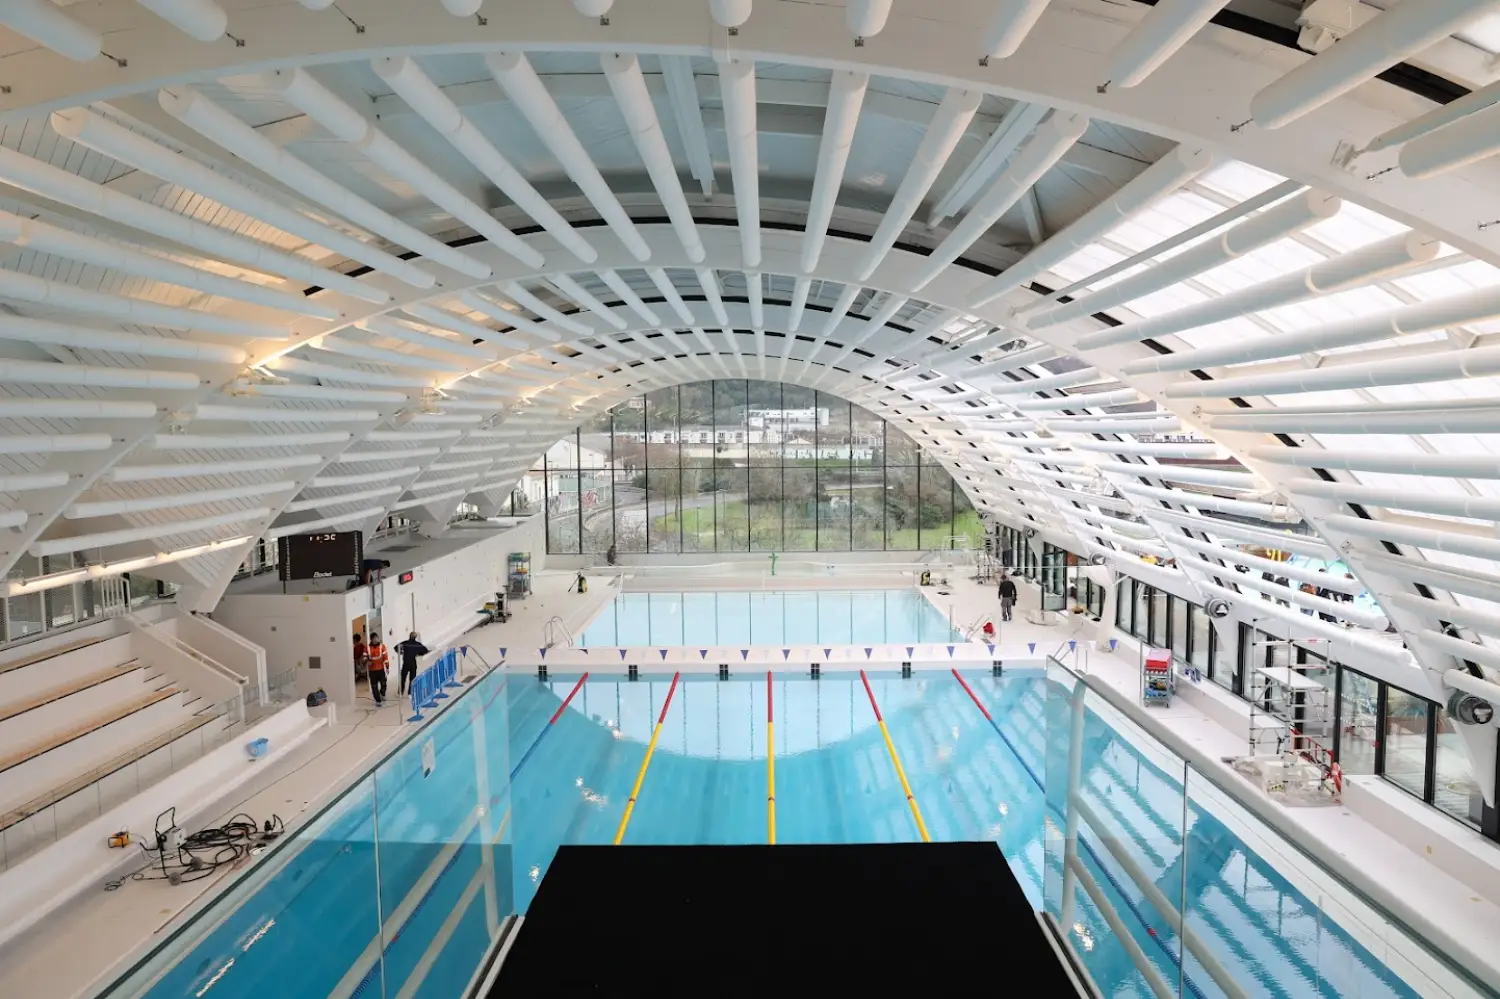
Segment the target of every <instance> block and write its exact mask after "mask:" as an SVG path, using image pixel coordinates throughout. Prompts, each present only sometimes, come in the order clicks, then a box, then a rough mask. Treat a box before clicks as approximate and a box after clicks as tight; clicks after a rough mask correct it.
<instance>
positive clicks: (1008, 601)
mask: <svg viewBox="0 0 1500 999" xmlns="http://www.w3.org/2000/svg"><path fill="white" fill-rule="evenodd" d="M1016 596H1017V593H1016V584H1015V582H1014V581H1013V580H1012V579H1011V578H1010V577H1009V576H1007V575H1006V574H1005V573H1003V572H1002V573H1001V574H1000V620H1002V621H1009V620H1010V615H1011V612H1012V611H1014V610H1015V608H1016Z"/></svg>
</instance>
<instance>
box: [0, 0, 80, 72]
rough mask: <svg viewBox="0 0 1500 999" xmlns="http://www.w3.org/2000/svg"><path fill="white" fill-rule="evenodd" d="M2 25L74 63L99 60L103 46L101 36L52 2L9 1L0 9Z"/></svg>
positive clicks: (47, 0) (0, 22)
mask: <svg viewBox="0 0 1500 999" xmlns="http://www.w3.org/2000/svg"><path fill="white" fill-rule="evenodd" d="M0 24H3V25H5V26H6V27H7V28H9V29H10V30H12V31H14V32H15V33H16V34H18V35H23V36H25V37H26V38H29V39H31V40H32V41H34V42H36V43H37V44H38V45H44V46H46V47H47V48H49V49H51V50H52V51H53V52H56V53H58V54H59V55H62V56H66V57H67V58H69V59H72V60H73V61H74V62H88V61H89V60H90V59H97V58H98V57H99V50H100V47H101V46H102V45H103V44H104V39H103V36H102V35H100V34H99V32H97V31H95V30H94V29H93V28H91V27H89V26H88V25H86V24H84V23H83V22H81V21H79V20H76V19H75V18H71V17H69V16H68V15H67V14H65V13H64V12H63V10H62V8H60V7H58V6H57V5H56V4H55V3H52V2H51V0H8V2H7V3H6V4H5V5H4V6H3V7H0Z"/></svg>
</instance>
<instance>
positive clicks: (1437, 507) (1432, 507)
mask: <svg viewBox="0 0 1500 999" xmlns="http://www.w3.org/2000/svg"><path fill="white" fill-rule="evenodd" d="M1287 492H1289V493H1291V494H1292V495H1293V496H1316V497H1318V498H1320V499H1332V500H1338V501H1339V502H1341V503H1358V504H1360V505H1362V506H1378V507H1385V508H1386V509H1388V510H1415V511H1416V512H1418V513H1430V514H1435V515H1437V516H1440V517H1466V518H1469V519H1472V520H1500V499H1492V498H1487V497H1479V496H1443V495H1434V494H1432V493H1427V492H1422V491H1420V490H1415V489H1387V488H1382V487H1379V486H1361V485H1357V484H1355V483H1352V482H1325V481H1323V480H1321V479H1298V480H1297V481H1295V482H1293V483H1291V484H1290V485H1288V486H1287Z"/></svg>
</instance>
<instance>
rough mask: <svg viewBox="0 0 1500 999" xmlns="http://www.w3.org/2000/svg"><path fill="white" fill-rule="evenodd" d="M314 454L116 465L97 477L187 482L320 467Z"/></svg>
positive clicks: (110, 479) (117, 480)
mask: <svg viewBox="0 0 1500 999" xmlns="http://www.w3.org/2000/svg"><path fill="white" fill-rule="evenodd" d="M322 461H323V459H321V458H319V457H318V456H317V455H315V454H302V455H281V456H278V457H275V458H247V459H243V460H235V461H199V462H182V463H176V464H156V465H117V466H116V467H114V468H112V469H110V470H109V471H108V472H106V473H105V474H104V475H102V476H100V480H101V481H103V482H154V481H157V480H161V479H190V478H197V477H199V476H212V475H241V474H245V473H249V472H279V471H281V470H283V469H291V468H306V467H308V466H311V465H317V464H320V463H321V462H322Z"/></svg>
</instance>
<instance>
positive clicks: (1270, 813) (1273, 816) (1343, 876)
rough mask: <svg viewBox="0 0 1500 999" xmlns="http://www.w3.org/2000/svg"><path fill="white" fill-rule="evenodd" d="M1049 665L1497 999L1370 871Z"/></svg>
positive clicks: (1452, 942) (1115, 699)
mask: <svg viewBox="0 0 1500 999" xmlns="http://www.w3.org/2000/svg"><path fill="white" fill-rule="evenodd" d="M1047 662H1048V664H1049V665H1051V666H1056V667H1057V668H1058V669H1060V670H1062V671H1063V672H1065V673H1067V674H1068V675H1070V676H1072V677H1074V678H1075V679H1076V680H1077V681H1078V682H1079V683H1082V684H1083V685H1084V686H1086V687H1087V688H1088V689H1089V690H1090V691H1091V692H1092V693H1094V694H1097V695H1098V696H1099V697H1100V698H1102V699H1103V700H1104V702H1105V703H1107V704H1108V705H1109V706H1110V707H1111V708H1113V709H1115V710H1116V711H1118V712H1119V713H1120V714H1121V715H1123V716H1124V717H1125V718H1126V719H1127V720H1128V721H1130V722H1131V723H1132V724H1134V725H1136V726H1137V727H1138V728H1140V729H1141V730H1142V731H1143V732H1145V733H1146V734H1148V735H1149V736H1150V737H1151V738H1153V739H1155V740H1156V741H1157V742H1158V743H1160V744H1161V745H1162V746H1163V747H1164V748H1165V749H1166V750H1167V751H1168V752H1170V753H1172V754H1173V755H1175V756H1176V757H1177V758H1178V759H1180V760H1182V761H1183V762H1184V763H1186V764H1187V765H1188V766H1189V767H1191V768H1192V770H1193V772H1194V773H1195V774H1197V775H1198V776H1199V777H1202V778H1203V779H1204V780H1206V781H1207V782H1208V783H1209V784H1211V785H1213V787H1214V788H1215V789H1216V790H1217V791H1219V792H1220V793H1221V794H1223V795H1224V796H1225V797H1227V798H1228V799H1229V800H1230V801H1232V802H1234V804H1236V805H1238V806H1239V807H1240V808H1243V809H1244V810H1245V811H1246V812H1248V813H1250V815H1252V816H1253V817H1254V818H1256V819H1257V820H1259V821H1260V822H1261V823H1263V824H1264V825H1265V826H1266V827H1267V828H1268V829H1269V830H1271V831H1272V832H1273V833H1275V834H1276V835H1277V837H1278V840H1279V842H1281V843H1285V844H1286V845H1287V846H1289V847H1291V849H1292V850H1294V851H1295V852H1296V853H1298V854H1300V855H1301V856H1302V857H1304V858H1305V859H1307V860H1308V861H1311V862H1312V864H1313V865H1314V866H1316V867H1317V868H1319V869H1320V870H1321V871H1323V872H1324V873H1326V874H1327V875H1328V877H1329V878H1331V879H1332V880H1333V881H1334V882H1336V883H1337V884H1338V885H1339V886H1340V887H1342V888H1343V889H1345V890H1346V891H1348V892H1349V893H1350V894H1351V895H1353V896H1354V897H1355V898H1356V899H1358V900H1359V901H1360V902H1361V903H1362V904H1364V905H1365V906H1367V907H1368V908H1369V909H1370V910H1371V911H1372V912H1374V914H1375V915H1376V916H1378V917H1379V918H1381V919H1382V920H1384V921H1385V922H1387V923H1389V924H1390V925H1391V926H1392V927H1393V928H1394V929H1396V930H1398V931H1399V932H1400V933H1402V934H1404V935H1405V936H1406V937H1407V938H1408V939H1410V940H1411V941H1412V943H1413V944H1414V945H1415V946H1417V947H1418V948H1420V949H1421V950H1423V951H1425V952H1426V953H1427V954H1428V955H1429V956H1430V957H1431V958H1432V959H1433V960H1434V961H1435V962H1437V963H1438V964H1440V965H1442V966H1443V967H1445V968H1447V969H1448V970H1449V971H1450V972H1452V973H1453V975H1454V976H1455V977H1457V978H1459V979H1461V980H1462V981H1463V982H1464V983H1465V984H1467V985H1468V986H1470V987H1471V988H1473V989H1474V990H1475V991H1476V992H1478V993H1479V994H1480V995H1486V996H1492V997H1497V999H1500V991H1497V990H1496V987H1495V986H1494V985H1492V984H1490V983H1489V982H1488V981H1487V980H1486V977H1485V972H1484V971H1481V970H1480V969H1486V968H1487V967H1488V963H1487V962H1486V961H1485V960H1484V959H1483V958H1481V957H1480V956H1479V955H1478V954H1476V953H1474V952H1473V951H1472V950H1470V949H1469V948H1468V947H1467V946H1465V945H1464V944H1463V943H1462V942H1461V941H1459V940H1457V939H1455V938H1454V937H1453V936H1452V935H1450V934H1449V933H1448V932H1447V931H1446V930H1444V929H1443V927H1442V926H1440V925H1439V924H1438V923H1436V922H1434V921H1433V920H1432V919H1431V918H1429V917H1428V916H1426V915H1425V914H1423V913H1422V912H1420V911H1418V910H1417V909H1416V908H1415V907H1413V906H1412V905H1411V904H1410V903H1409V902H1407V901H1406V900H1405V899H1404V898H1402V897H1401V896H1400V895H1399V894H1398V893H1396V892H1395V891H1393V890H1392V889H1391V888H1390V887H1389V886H1387V885H1385V884H1382V883H1381V882H1380V881H1379V880H1378V878H1376V877H1372V876H1371V872H1369V871H1365V870H1363V869H1362V868H1360V867H1358V866H1356V865H1355V864H1354V863H1353V862H1351V861H1350V860H1349V859H1348V858H1347V857H1345V856H1343V855H1342V854H1340V853H1339V852H1338V851H1337V850H1335V849H1334V848H1333V847H1332V846H1330V845H1328V844H1326V843H1323V842H1322V841H1321V840H1316V839H1311V838H1306V837H1293V836H1289V835H1287V834H1286V833H1285V832H1283V825H1284V823H1285V817H1284V816H1282V815H1281V814H1280V812H1279V811H1278V810H1277V808H1276V806H1275V805H1273V804H1272V803H1271V802H1269V801H1267V800H1265V799H1263V798H1260V797H1257V796H1256V795H1254V794H1252V793H1251V792H1250V790H1249V787H1248V785H1246V784H1243V783H1241V782H1239V781H1237V780H1234V779H1231V775H1230V774H1228V773H1227V772H1226V771H1225V770H1224V769H1223V767H1222V766H1221V765H1219V764H1218V762H1217V761H1216V760H1214V759H1213V758H1211V757H1210V756H1208V755H1207V754H1205V753H1204V752H1202V751H1201V750H1199V749H1198V748H1196V747H1195V746H1193V744H1192V743H1190V742H1188V741H1187V740H1186V739H1184V738H1182V737H1181V736H1180V735H1178V734H1177V733H1175V732H1173V731H1171V730H1170V729H1166V728H1162V727H1160V725H1159V723H1157V722H1155V721H1154V720H1153V719H1151V718H1150V717H1149V716H1147V715H1146V714H1145V712H1144V709H1142V708H1141V707H1140V706H1139V705H1137V704H1136V703H1135V702H1133V701H1132V700H1130V699H1129V698H1128V697H1126V696H1125V695H1124V694H1122V693H1121V692H1120V691H1118V690H1116V689H1115V688H1113V687H1111V686H1110V685H1109V684H1108V683H1107V682H1105V681H1104V680H1103V679H1102V678H1101V677H1098V676H1091V675H1088V674H1082V673H1079V672H1077V671H1076V670H1074V669H1072V668H1070V667H1069V666H1067V665H1066V664H1065V663H1063V662H1061V661H1060V660H1058V659H1057V658H1056V657H1055V656H1048V657H1047ZM1434 941H1437V943H1435V942H1434Z"/></svg>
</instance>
